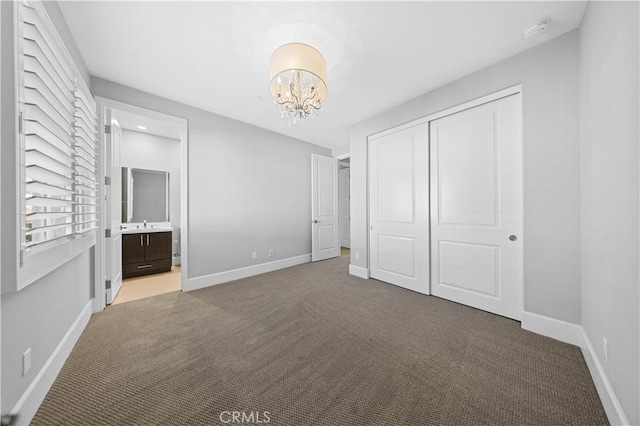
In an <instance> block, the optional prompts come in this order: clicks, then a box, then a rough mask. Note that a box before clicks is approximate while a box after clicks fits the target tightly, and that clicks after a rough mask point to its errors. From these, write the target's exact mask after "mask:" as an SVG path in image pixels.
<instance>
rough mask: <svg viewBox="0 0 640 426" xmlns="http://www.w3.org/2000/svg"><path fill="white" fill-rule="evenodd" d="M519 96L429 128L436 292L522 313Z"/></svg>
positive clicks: (470, 303) (508, 313) (513, 315)
mask: <svg viewBox="0 0 640 426" xmlns="http://www.w3.org/2000/svg"><path fill="white" fill-rule="evenodd" d="M520 108H521V107H520V95H519V94H517V95H512V96H509V97H506V98H502V99H499V100H496V101H493V102H490V103H487V104H483V105H480V106H478V107H475V108H471V109H468V110H465V111H462V112H459V113H456V114H453V115H449V116H447V117H444V118H441V119H438V120H435V121H432V122H431V123H430V146H431V148H430V159H431V256H432V257H431V259H432V263H431V283H432V284H431V291H432V294H433V295H435V296H439V297H443V298H446V299H449V300H453V301H455V302H458V303H462V304H465V305H468V306H473V307H476V308H479V309H483V310H486V311H489V312H493V313H496V314H499V315H503V316H506V317H509V318H514V319H520V317H521V313H522V287H523V260H522V258H523V254H522V220H523V219H522V216H523V213H522V209H523V208H522V139H521V125H520V123H521V109H520Z"/></svg>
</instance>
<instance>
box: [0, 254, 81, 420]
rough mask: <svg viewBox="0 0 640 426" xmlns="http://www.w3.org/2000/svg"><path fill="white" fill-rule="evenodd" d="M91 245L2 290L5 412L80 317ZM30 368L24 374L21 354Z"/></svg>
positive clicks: (3, 398) (13, 403)
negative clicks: (15, 286)
mask: <svg viewBox="0 0 640 426" xmlns="http://www.w3.org/2000/svg"><path fill="white" fill-rule="evenodd" d="M92 252H93V251H92V250H91V251H86V252H84V253H82V254H81V255H80V256H78V257H76V258H74V259H73V260H71V261H69V262H67V263H65V264H64V265H63V266H62V267H60V268H58V269H56V270H55V271H53V272H51V273H50V274H49V275H47V276H46V277H44V278H42V279H40V280H38V281H36V282H34V283H32V284H30V285H29V286H27V287H26V288H25V289H23V290H20V291H19V292H13V293H5V294H3V295H2V372H1V374H2V413H3V414H4V413H8V412H9V410H11V409H12V408H13V406H14V405H15V404H16V402H17V401H18V399H19V398H20V397H21V396H22V394H23V393H24V392H25V390H27V387H28V386H29V384H31V382H32V381H33V379H34V378H35V377H36V375H37V374H38V372H39V371H40V369H41V368H42V366H43V365H44V363H45V362H46V361H47V359H48V358H49V356H51V354H52V353H53V351H54V349H55V348H56V347H57V346H58V344H59V343H60V341H61V340H62V338H63V336H64V335H65V334H66V332H67V331H68V330H69V328H70V327H71V324H73V322H74V321H75V320H76V318H78V315H79V314H80V312H82V309H83V308H84V307H85V305H86V304H87V302H88V301H89V299H90V298H91V296H90V288H91V286H92V284H91V283H93V279H92V276H91V275H92V273H93V271H92V268H91V256H92ZM27 348H31V369H30V370H29V372H28V373H27V375H26V376H25V377H22V374H21V373H22V354H23V353H24V352H25V351H26V350H27Z"/></svg>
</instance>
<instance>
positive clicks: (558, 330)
mask: <svg viewBox="0 0 640 426" xmlns="http://www.w3.org/2000/svg"><path fill="white" fill-rule="evenodd" d="M522 328H524V329H525V330H529V331H532V332H534V333H537V334H542V335H543V336H547V337H551V338H552V339H556V340H560V341H561V342H565V343H571V344H572V345H576V346H580V347H582V345H581V343H582V341H583V340H582V327H581V326H579V325H577V324H572V323H570V322H566V321H560V320H557V319H554V318H550V317H545V316H543V315H538V314H534V313H532V312H527V311H523V312H522Z"/></svg>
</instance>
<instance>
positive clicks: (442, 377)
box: [33, 256, 607, 426]
mask: <svg viewBox="0 0 640 426" xmlns="http://www.w3.org/2000/svg"><path fill="white" fill-rule="evenodd" d="M347 268H348V258H347V257H346V256H342V257H340V258H338V259H333V260H328V261H324V262H318V263H314V264H307V265H301V266H297V267H293V268H288V269H284V270H281V271H276V272H272V273H269V274H265V275H261V276H256V277H252V278H248V279H244V280H239V281H236V282H232V283H227V284H222V285H218V286H215V287H211V288H207V289H203V290H198V291H194V292H190V293H182V292H173V293H168V294H164V295H160V296H155V297H151V298H147V299H142V300H138V301H133V302H129V303H123V304H120V305H115V306H111V307H109V308H107V309H106V310H105V311H104V312H103V313H100V314H97V315H94V316H93V317H92V319H91V321H90V323H89V325H88V327H87V329H86V330H85V332H84V333H83V334H82V336H81V338H80V340H79V342H78V343H77V345H76V347H75V348H74V349H73V352H72V354H71V356H70V357H69V359H68V360H67V362H66V364H65V365H64V367H63V369H62V372H61V373H60V375H59V377H58V378H57V380H56V381H55V383H54V385H53V387H52V389H51V391H50V392H49V394H48V395H47V397H46V399H45V401H44V403H43V404H42V406H41V407H40V410H39V411H38V413H37V415H36V417H35V418H34V420H33V424H34V425H84V426H88V425H218V424H234V423H231V422H230V420H232V417H231V416H232V415H233V414H232V413H231V412H233V411H237V412H244V413H245V420H250V419H252V420H253V421H254V422H253V424H258V423H257V422H256V420H258V419H259V420H261V421H262V422H263V424H265V422H266V419H267V417H268V419H269V423H268V424H271V425H363V426H364V425H367V426H368V425H417V426H419V425H456V426H460V425H600V424H607V420H606V417H605V414H604V411H603V408H602V405H601V403H600V401H599V399H598V396H597V394H596V390H595V388H594V385H593V382H592V381H591V378H590V376H589V372H588V370H587V366H586V365H585V362H584V359H583V357H582V354H581V352H580V349H579V348H577V347H575V346H571V345H567V344H564V343H561V342H558V341H555V340H552V339H549V338H546V337H542V336H539V335H536V334H533V333H530V332H527V331H524V330H522V329H521V328H520V323H518V322H516V321H512V320H509V319H506V318H503V317H500V316H496V315H492V314H489V313H486V312H483V311H479V310H476V309H472V308H468V307H465V306H461V305H458V304H456V303H452V302H448V301H445V300H442V299H438V298H435V297H428V296H423V295H419V294H416V293H413V292H411V291H408V290H404V289H402V288H399V287H395V286H392V285H389V284H385V283H382V282H379V281H375V280H362V279H359V278H356V277H352V276H350V275H348V272H347ZM227 412H229V413H227ZM265 412H268V413H267V414H266V415H265ZM221 416H222V417H221ZM249 416H253V417H249ZM238 419H242V417H238ZM235 424H239V423H238V422H236V423H235ZM244 424H251V423H249V422H246V421H245V422H244Z"/></svg>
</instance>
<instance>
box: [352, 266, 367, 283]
mask: <svg viewBox="0 0 640 426" xmlns="http://www.w3.org/2000/svg"><path fill="white" fill-rule="evenodd" d="M349 273H350V274H351V275H355V276H356V277H359V278H363V279H365V280H368V279H369V269H367V268H363V267H362V266H356V265H349Z"/></svg>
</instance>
